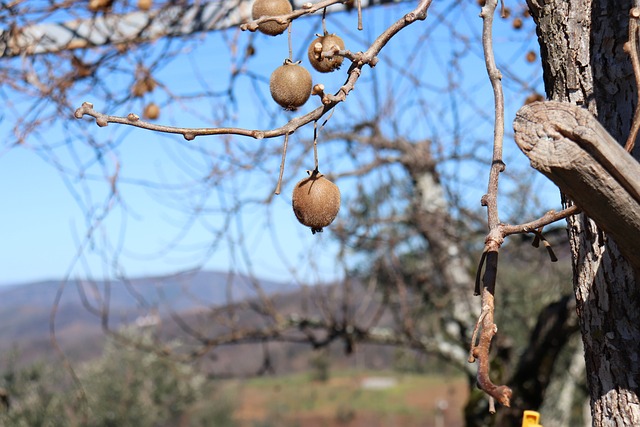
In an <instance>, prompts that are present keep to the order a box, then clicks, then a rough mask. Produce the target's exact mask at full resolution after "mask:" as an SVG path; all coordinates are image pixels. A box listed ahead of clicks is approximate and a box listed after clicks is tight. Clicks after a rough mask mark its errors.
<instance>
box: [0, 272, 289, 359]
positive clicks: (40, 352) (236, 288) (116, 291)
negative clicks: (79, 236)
mask: <svg viewBox="0 0 640 427" xmlns="http://www.w3.org/2000/svg"><path fill="white" fill-rule="evenodd" d="M61 286H63V283H62V282H59V281H52V280H50V281H41V282H34V283H27V284H22V285H13V286H11V285H9V286H3V287H0V368H1V367H3V366H5V364H6V363H7V358H8V355H9V354H10V353H11V352H12V351H14V350H15V351H17V353H18V354H19V360H20V363H21V364H28V363H32V362H34V361H36V360H40V359H47V358H49V357H51V356H52V355H53V354H54V353H53V348H52V346H51V341H50V317H51V310H52V307H53V306H54V302H55V300H56V295H57V294H58V292H60V290H61V289H62V290H63V292H62V296H61V298H60V304H59V306H58V310H57V313H56V317H55V326H56V336H57V338H58V340H59V341H60V343H61V344H63V345H66V346H65V348H66V349H68V350H69V351H70V352H73V353H74V354H77V355H79V356H80V357H81V358H82V357H83V355H84V356H86V357H91V356H93V355H97V354H99V352H100V351H101V343H100V342H101V341H102V340H101V339H100V340H97V339H96V337H99V338H103V337H102V333H101V328H102V326H101V319H100V317H99V316H98V315H97V314H99V313H98V311H99V310H98V309H99V307H102V306H103V305H104V304H106V302H107V301H108V304H109V312H110V313H111V316H110V325H111V326H118V325H122V324H125V323H130V322H134V321H135V320H136V319H137V318H138V316H140V315H141V313H148V312H149V309H151V308H154V307H155V308H157V310H158V313H159V315H161V316H162V315H163V314H165V313H166V312H167V310H168V309H170V310H172V311H174V312H182V311H192V310H197V309H198V308H205V307H210V306H220V305H226V304H228V303H231V302H237V301H240V300H244V299H247V298H251V297H254V296H255V295H256V291H255V288H256V286H260V288H261V289H262V291H263V292H265V293H267V294H275V293H283V292H291V291H292V290H294V289H295V287H294V286H293V285H291V284H289V285H288V284H285V283H278V282H274V281H268V280H257V279H252V278H250V277H248V276H242V275H237V274H232V273H221V272H214V271H198V272H188V273H179V274H174V275H169V276H161V277H141V278H135V279H131V280H128V281H126V282H123V281H114V282H100V281H97V282H90V281H85V280H71V281H69V282H67V283H64V288H61ZM92 311H93V312H92Z"/></svg>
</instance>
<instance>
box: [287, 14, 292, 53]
mask: <svg viewBox="0 0 640 427" xmlns="http://www.w3.org/2000/svg"><path fill="white" fill-rule="evenodd" d="M287 31H288V36H289V60H290V61H293V46H292V44H291V21H289V27H288V30H287Z"/></svg>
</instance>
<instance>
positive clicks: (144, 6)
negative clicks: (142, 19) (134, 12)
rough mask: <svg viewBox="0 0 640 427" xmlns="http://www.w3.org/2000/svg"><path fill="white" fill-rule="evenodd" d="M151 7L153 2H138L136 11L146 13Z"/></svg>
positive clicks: (146, 0)
mask: <svg viewBox="0 0 640 427" xmlns="http://www.w3.org/2000/svg"><path fill="white" fill-rule="evenodd" d="M152 5H153V0H138V9H140V10H142V11H145V12H146V11H147V10H149V9H151V6H152Z"/></svg>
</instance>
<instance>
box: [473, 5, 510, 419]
mask: <svg viewBox="0 0 640 427" xmlns="http://www.w3.org/2000/svg"><path fill="white" fill-rule="evenodd" d="M496 7H497V0H489V1H487V2H486V4H485V5H484V6H483V7H482V11H481V13H480V17H481V18H482V21H483V23H482V47H483V51H484V58H485V65H486V68H487V73H488V75H489V80H490V82H491V86H492V88H493V95H494V114H495V120H494V130H493V156H492V161H491V169H490V171H489V184H488V188H487V194H485V195H484V196H483V197H482V205H483V206H486V207H487V223H488V226H489V235H488V236H487V239H486V241H485V249H484V252H483V258H485V257H486V259H485V261H486V263H485V264H486V267H485V271H484V274H483V276H482V289H481V292H480V294H481V304H482V311H483V313H484V314H483V315H482V316H481V319H478V325H480V326H477V327H478V328H480V327H481V328H482V331H481V332H480V339H479V342H478V344H477V345H476V344H475V342H474V343H472V347H471V355H472V358H473V359H474V360H476V361H477V362H478V373H477V382H478V387H479V388H480V389H481V390H483V391H484V392H485V393H487V394H488V395H489V397H490V399H489V400H490V403H491V399H493V398H495V399H496V400H497V401H498V402H499V403H501V404H502V405H505V406H509V405H510V400H511V394H512V391H511V389H510V388H509V387H507V386H497V385H495V384H493V383H492V382H491V379H490V375H489V373H490V362H489V349H490V347H491V341H492V340H493V336H494V335H495V334H496V332H497V330H498V328H497V326H496V325H495V323H494V322H493V318H494V311H495V304H494V295H495V286H496V277H497V271H498V251H499V249H500V246H501V245H502V242H503V241H504V238H503V236H502V233H501V230H500V219H499V215H498V181H499V176H500V173H501V172H502V171H504V168H505V166H504V162H503V161H502V145H503V139H504V96H503V91H502V82H501V79H502V75H501V73H500V71H499V70H498V67H497V66H496V61H495V57H494V53H493V17H494V15H495V11H496ZM477 287H478V286H477V285H476V293H478V289H477ZM490 409H491V410H494V408H490Z"/></svg>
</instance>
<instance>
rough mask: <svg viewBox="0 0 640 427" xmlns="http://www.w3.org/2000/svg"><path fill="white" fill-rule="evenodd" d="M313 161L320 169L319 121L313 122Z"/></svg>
mask: <svg viewBox="0 0 640 427" xmlns="http://www.w3.org/2000/svg"><path fill="white" fill-rule="evenodd" d="M313 161H314V165H315V170H318V122H313Z"/></svg>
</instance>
